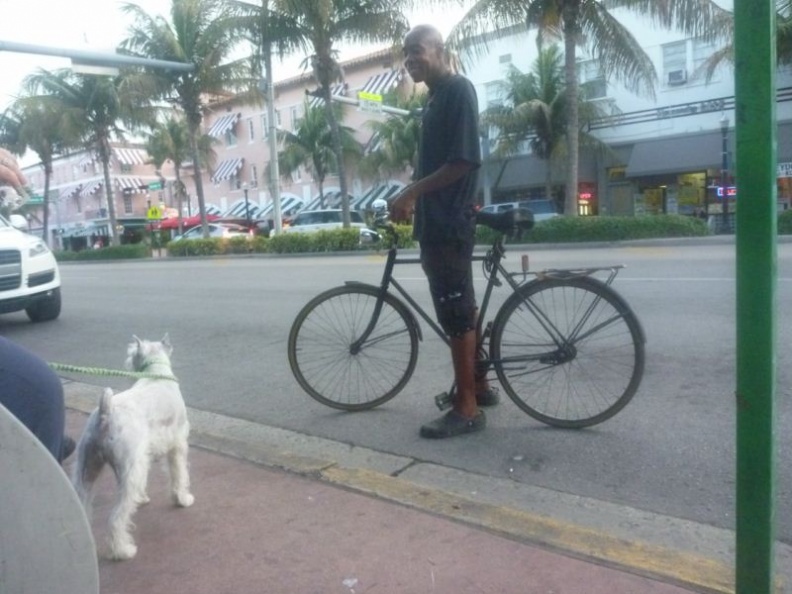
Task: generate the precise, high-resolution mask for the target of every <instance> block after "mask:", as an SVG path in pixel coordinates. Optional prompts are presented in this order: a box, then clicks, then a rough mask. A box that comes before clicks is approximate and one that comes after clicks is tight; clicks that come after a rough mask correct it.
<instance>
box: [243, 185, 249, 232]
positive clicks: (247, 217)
mask: <svg viewBox="0 0 792 594" xmlns="http://www.w3.org/2000/svg"><path fill="white" fill-rule="evenodd" d="M242 191H243V192H244V193H245V219H246V220H247V227H248V231H249V230H250V228H251V226H250V204H249V203H248V185H247V182H245V183H243V184H242Z"/></svg>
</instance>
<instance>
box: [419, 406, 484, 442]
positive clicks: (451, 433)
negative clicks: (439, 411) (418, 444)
mask: <svg viewBox="0 0 792 594" xmlns="http://www.w3.org/2000/svg"><path fill="white" fill-rule="evenodd" d="M486 426H487V418H486V417H485V416H484V411H482V410H480V411H479V412H478V414H477V415H476V416H475V417H473V418H472V419H469V418H467V417H464V416H462V415H460V414H459V413H458V412H456V411H455V410H451V411H448V412H447V413H446V414H444V415H443V416H442V417H440V418H439V419H435V420H434V421H432V422H431V423H427V424H426V425H424V426H422V427H421V437H425V438H427V439H444V438H446V437H455V436H457V435H464V434H466V433H473V432H475V431H481V430H482V429H484V427H486Z"/></svg>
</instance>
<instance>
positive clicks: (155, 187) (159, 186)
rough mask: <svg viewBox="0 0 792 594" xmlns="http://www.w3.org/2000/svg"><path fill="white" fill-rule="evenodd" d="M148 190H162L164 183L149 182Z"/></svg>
mask: <svg viewBox="0 0 792 594" xmlns="http://www.w3.org/2000/svg"><path fill="white" fill-rule="evenodd" d="M148 189H149V190H161V189H162V182H158V181H155V182H149V185H148Z"/></svg>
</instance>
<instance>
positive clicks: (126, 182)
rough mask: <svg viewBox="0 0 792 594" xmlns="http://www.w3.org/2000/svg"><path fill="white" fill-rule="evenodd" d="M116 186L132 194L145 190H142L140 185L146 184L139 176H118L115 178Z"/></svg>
mask: <svg viewBox="0 0 792 594" xmlns="http://www.w3.org/2000/svg"><path fill="white" fill-rule="evenodd" d="M115 183H116V186H118V188H119V189H120V190H122V191H123V190H126V191H127V192H131V193H132V194H137V193H140V192H145V191H146V190H142V189H141V188H140V186H144V185H146V184H144V183H143V180H142V179H140V178H139V177H128V176H127V177H122V176H118V177H116V178H115Z"/></svg>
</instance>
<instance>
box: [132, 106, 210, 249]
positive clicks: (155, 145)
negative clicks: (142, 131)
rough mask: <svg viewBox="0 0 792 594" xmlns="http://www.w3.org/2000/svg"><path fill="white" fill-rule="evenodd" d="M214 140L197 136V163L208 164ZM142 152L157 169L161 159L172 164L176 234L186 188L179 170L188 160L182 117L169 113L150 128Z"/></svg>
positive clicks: (190, 156) (186, 132) (180, 220)
mask: <svg viewBox="0 0 792 594" xmlns="http://www.w3.org/2000/svg"><path fill="white" fill-rule="evenodd" d="M214 142H215V139H214V138H213V137H211V136H209V135H208V134H204V135H202V136H201V137H200V138H199V139H198V153H199V158H200V159H201V166H202V167H208V166H209V164H210V162H211V161H212V159H213V157H214V150H213V149H212V144H213V143H214ZM146 152H148V154H149V157H151V163H152V164H153V165H154V166H155V167H156V168H157V169H158V170H159V169H162V165H163V163H165V161H171V162H172V163H173V170H174V174H175V175H176V184H175V188H174V189H175V192H176V200H177V209H178V211H179V215H178V216H179V234H181V233H182V231H183V229H182V202H183V200H184V197H185V196H186V194H187V189H186V187H185V185H184V181H182V176H181V172H182V169H183V167H184V165H185V163H188V162H190V161H192V150H191V148H190V131H189V128H188V126H187V123H186V122H185V121H184V117H182V116H180V115H178V114H171V115H170V116H168V118H167V119H166V120H165V121H164V122H162V123H160V124H158V125H157V126H155V127H154V129H153V130H152V132H151V134H149V137H148V139H147V141H146Z"/></svg>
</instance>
